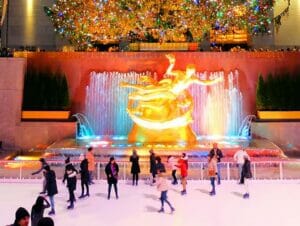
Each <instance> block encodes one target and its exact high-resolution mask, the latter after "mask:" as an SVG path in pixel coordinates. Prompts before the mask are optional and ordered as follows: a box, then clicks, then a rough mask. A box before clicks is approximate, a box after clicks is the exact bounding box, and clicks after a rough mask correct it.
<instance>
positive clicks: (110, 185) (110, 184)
mask: <svg viewBox="0 0 300 226" xmlns="http://www.w3.org/2000/svg"><path fill="white" fill-rule="evenodd" d="M112 185H114V189H115V194H116V198H119V196H118V187H117V183H113V184H112V183H109V184H108V196H107V198H108V199H110V192H111V187H112Z"/></svg>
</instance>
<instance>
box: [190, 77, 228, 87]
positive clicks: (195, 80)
mask: <svg viewBox="0 0 300 226" xmlns="http://www.w3.org/2000/svg"><path fill="white" fill-rule="evenodd" d="M222 81H223V77H218V78H216V79H214V80H201V79H199V78H196V77H194V78H192V79H191V80H190V81H189V83H196V84H198V85H202V86H209V85H214V84H216V83H219V82H222Z"/></svg>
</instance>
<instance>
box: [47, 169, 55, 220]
mask: <svg viewBox="0 0 300 226" xmlns="http://www.w3.org/2000/svg"><path fill="white" fill-rule="evenodd" d="M45 168H46V181H47V183H46V190H47V195H48V196H49V200H50V205H51V210H50V212H49V213H48V214H49V215H54V214H55V205H54V195H56V194H57V193H58V191H57V184H56V175H55V172H54V171H53V170H51V169H50V166H46V167H45Z"/></svg>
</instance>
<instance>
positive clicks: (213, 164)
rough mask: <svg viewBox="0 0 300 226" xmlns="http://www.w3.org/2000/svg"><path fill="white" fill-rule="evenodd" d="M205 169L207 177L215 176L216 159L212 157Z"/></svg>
mask: <svg viewBox="0 0 300 226" xmlns="http://www.w3.org/2000/svg"><path fill="white" fill-rule="evenodd" d="M207 171H208V176H209V177H215V176H216V175H217V161H216V159H215V158H212V159H211V160H210V161H209V162H208V165H207Z"/></svg>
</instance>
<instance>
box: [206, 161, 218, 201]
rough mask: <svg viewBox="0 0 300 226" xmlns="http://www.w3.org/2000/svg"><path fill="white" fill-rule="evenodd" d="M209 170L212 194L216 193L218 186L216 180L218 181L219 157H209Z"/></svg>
mask: <svg viewBox="0 0 300 226" xmlns="http://www.w3.org/2000/svg"><path fill="white" fill-rule="evenodd" d="M207 170H208V176H209V179H210V184H211V187H212V190H211V192H210V193H209V194H210V195H211V196H213V195H216V187H215V181H216V177H217V176H218V173H217V171H218V170H217V158H216V157H215V156H212V157H208V166H207Z"/></svg>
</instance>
